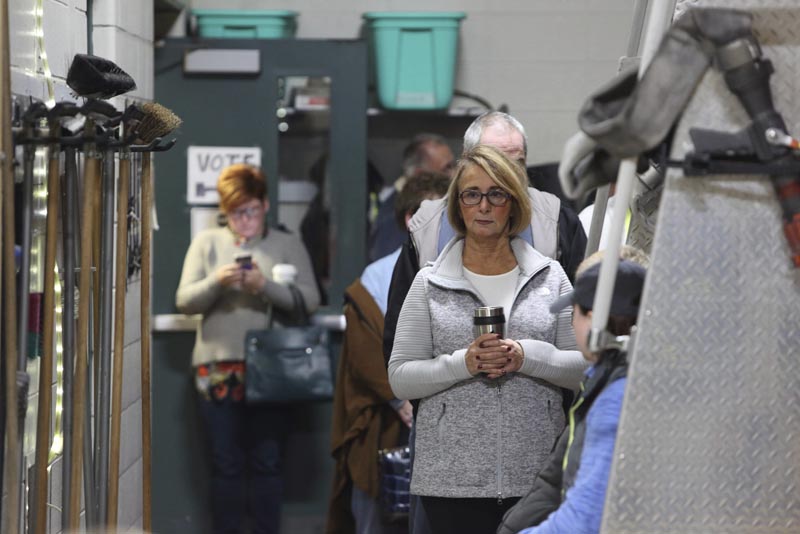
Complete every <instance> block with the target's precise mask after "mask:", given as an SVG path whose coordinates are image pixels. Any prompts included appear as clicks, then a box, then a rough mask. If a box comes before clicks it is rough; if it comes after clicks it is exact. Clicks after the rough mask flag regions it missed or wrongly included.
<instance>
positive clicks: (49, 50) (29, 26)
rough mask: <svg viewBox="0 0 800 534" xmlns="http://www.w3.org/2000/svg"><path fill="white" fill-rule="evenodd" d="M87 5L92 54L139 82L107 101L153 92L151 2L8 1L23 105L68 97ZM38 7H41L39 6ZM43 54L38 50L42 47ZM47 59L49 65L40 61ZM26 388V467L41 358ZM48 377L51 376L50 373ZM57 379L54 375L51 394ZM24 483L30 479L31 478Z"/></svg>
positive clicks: (130, 514) (134, 403)
mask: <svg viewBox="0 0 800 534" xmlns="http://www.w3.org/2000/svg"><path fill="white" fill-rule="evenodd" d="M87 3H88V4H89V5H92V7H93V15H94V17H93V27H92V29H91V31H92V37H93V47H94V48H93V53H94V54H95V55H98V56H102V57H105V58H108V59H111V60H112V61H114V62H115V63H117V64H118V65H119V66H120V67H122V69H123V70H125V71H126V72H128V73H129V74H130V75H131V76H133V78H134V79H135V80H136V82H137V85H138V88H137V89H136V90H135V91H133V92H131V93H129V94H127V95H125V97H118V98H116V99H114V100H113V102H114V104H115V105H116V106H117V107H118V108H122V107H123V106H124V105H125V100H126V99H128V100H129V101H130V100H134V99H135V100H150V99H152V97H153V0H136V1H135V2H132V1H130V0H94V2H93V3H92V2H87V0H10V2H9V22H10V53H11V68H12V76H11V89H12V92H13V93H14V94H15V95H16V96H17V97H18V98H22V102H23V104H24V103H25V101H26V99H27V97H28V96H30V97H33V98H36V99H40V100H44V101H47V100H49V99H51V98H53V99H55V100H56V101H60V100H72V101H75V100H76V97H74V96H73V95H71V94H70V93H71V91H70V89H69V88H68V87H67V85H66V76H67V70H68V68H69V65H70V63H71V61H72V58H73V56H74V54H76V53H85V52H87V46H88V40H87V33H88V32H87V16H86V10H87ZM39 5H41V11H39V10H38V6H39ZM43 51H44V52H45V53H46V54H45V55H44V56H43V54H42V52H43ZM45 57H46V59H47V67H49V72H48V69H47V67H46V66H45V61H44V59H45ZM140 287H141V282H140V279H139V278H138V276H137V277H134V278H133V279H132V280H130V281H129V283H128V287H127V294H126V323H125V350H124V366H123V389H122V391H123V393H122V409H123V412H122V439H121V443H122V450H121V452H120V505H119V515H118V517H119V526H120V529H119V531H120V532H127V531H130V530H135V529H137V528H141V526H142V447H141V391H140V373H139V354H140V328H139V326H140V321H139V299H140ZM28 372H29V374H30V376H31V388H30V395H29V398H28V413H27V417H26V425H25V434H24V453H25V461H26V463H27V466H28V467H29V468H30V467H31V466H32V465H33V462H34V451H35V446H36V437H35V432H36V418H37V406H38V400H39V396H38V389H39V387H38V380H39V360H38V359H36V360H30V361H29V364H28ZM53 376H54V377H56V373H55V371H54V373H53ZM57 387H58V386H57V384H56V382H55V380H54V383H53V385H52V388H53V399H54V401H53V402H54V413H55V399H56V394H57ZM61 470H62V463H61V457H60V456H59V457H57V458H56V459H55V460H54V461H53V462H52V464H51V468H50V499H49V503H50V505H51V506H49V507H48V509H49V513H48V515H49V525H50V526H49V532H52V533H58V532H61V512H60V510H61ZM29 482H30V481H29Z"/></svg>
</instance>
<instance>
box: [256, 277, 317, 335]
mask: <svg viewBox="0 0 800 534" xmlns="http://www.w3.org/2000/svg"><path fill="white" fill-rule="evenodd" d="M287 287H288V289H289V292H290V293H291V294H292V301H293V302H294V305H293V306H292V314H291V316H292V319H293V322H294V323H296V325H297V326H306V325H309V324H311V321H310V319H309V316H308V309H307V308H306V301H305V299H304V298H303V293H301V292H300V290H299V289H298V288H297V286H295V285H294V284H289V285H288V286H287ZM267 315H268V316H269V318H268V319H267V327H268V328H269V329H272V326H273V319H274V318H275V305H274V304H272V301H270V302H269V310H268V311H267Z"/></svg>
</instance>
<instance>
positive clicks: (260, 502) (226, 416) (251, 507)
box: [175, 164, 319, 534]
mask: <svg viewBox="0 0 800 534" xmlns="http://www.w3.org/2000/svg"><path fill="white" fill-rule="evenodd" d="M217 191H218V192H219V206H220V210H221V211H222V213H223V214H224V215H225V216H226V219H227V226H225V227H222V228H213V229H208V230H204V231H202V232H200V233H199V234H198V235H197V236H196V237H195V238H194V240H193V241H192V243H191V245H190V246H189V250H188V252H187V253H186V259H185V260H184V264H183V273H182V274H181V281H180V285H179V286H178V291H177V294H176V297H175V303H176V305H177V307H178V309H179V310H180V311H182V312H183V313H188V314H202V316H203V320H202V322H201V323H200V325H199V327H198V330H197V337H196V340H195V345H194V351H193V353H192V366H193V367H194V372H195V382H196V386H197V392H198V411H199V413H200V417H201V419H202V422H203V426H204V429H205V431H206V436H207V438H208V439H207V441H208V445H209V450H210V453H211V467H212V478H211V512H212V517H213V523H214V527H213V531H214V532H215V533H222V532H226V533H228V532H243V530H244V521H243V518H244V516H245V513H246V512H247V511H249V514H250V515H251V516H252V526H253V528H252V532H254V533H259V534H262V533H270V534H277V533H278V531H279V519H280V508H281V493H282V479H281V472H280V460H281V454H280V453H281V451H280V441H281V437H282V435H283V429H284V427H285V421H284V414H283V413H282V412H285V410H284V409H282V408H278V407H271V406H264V405H248V404H246V403H245V400H244V380H245V379H246V369H245V365H244V337H245V332H246V331H247V330H260V329H264V328H266V327H267V325H268V323H269V316H270V313H272V312H275V311H278V312H280V311H292V310H293V308H294V307H295V302H294V298H293V297H292V292H291V290H290V289H289V288H288V287H287V285H286V284H282V283H278V282H276V281H275V280H273V278H272V272H273V270H272V269H273V267H274V266H275V265H278V264H290V265H293V266H294V267H295V268H296V270H297V277H296V280H295V282H294V284H295V286H296V287H297V288H298V289H299V290H300V293H301V294H302V295H303V299H304V301H305V306H306V308H307V310H308V311H309V312H312V311H314V310H315V309H316V308H317V306H318V305H319V294H318V292H317V287H316V283H315V281H314V273H313V270H312V268H311V261H310V260H309V257H308V253H307V252H306V250H305V247H304V246H303V244H302V243H301V242H300V240H299V239H297V238H296V237H295V236H293V235H291V234H288V233H286V232H283V231H280V230H276V229H272V228H269V227H268V226H267V225H266V222H265V215H266V214H267V212H268V211H269V199H268V198H267V186H266V180H265V178H264V175H263V174H262V172H261V171H260V170H259V169H257V168H255V167H252V166H250V165H245V164H238V165H231V166H229V167H227V168H225V169H223V170H222V173H221V174H220V176H219V178H218V181H217Z"/></svg>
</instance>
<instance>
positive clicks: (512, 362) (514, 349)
mask: <svg viewBox="0 0 800 534" xmlns="http://www.w3.org/2000/svg"><path fill="white" fill-rule="evenodd" d="M499 341H500V343H501V345H502V346H503V347H504V348H505V352H506V363H505V365H504V366H503V367H501V368H500V369H499V370H492V371H489V372H487V373H486V376H487V377H488V378H491V379H495V378H500V377H501V376H503V375H505V374H508V373H516V372H517V371H519V370H520V369H521V368H522V362H523V360H524V358H525V353H524V352H523V350H522V345H520V344H519V343H518V342H516V341H514V340H513V339H501V340H499ZM500 352H503V351H502V350H501V351H500Z"/></svg>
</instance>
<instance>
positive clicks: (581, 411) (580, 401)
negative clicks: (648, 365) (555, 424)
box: [497, 352, 628, 534]
mask: <svg viewBox="0 0 800 534" xmlns="http://www.w3.org/2000/svg"><path fill="white" fill-rule="evenodd" d="M627 371H628V364H627V362H626V360H625V357H624V355H621V354H620V353H618V352H610V353H606V355H605V356H604V358H603V360H602V361H601V362H600V363H598V364H597V365H596V366H595V369H594V373H592V375H591V376H590V377H589V378H587V379H586V380H585V381H584V382H583V383H582V384H581V392H580V394H579V395H578V398H577V399H576V400H575V403H574V404H573V405H572V408H570V411H569V425H568V426H567V427H566V428H565V429H564V432H562V434H561V436H560V437H559V438H558V441H556V445H555V447H553V451H552V452H551V453H550V456H549V458H548V459H547V461H546V462H545V464H544V467H543V468H542V469H541V471H540V472H539V474H538V475H537V476H536V479H535V480H534V483H533V487H532V488H531V490H530V491H529V492H528V493H527V494H526V495H525V496H524V497H522V498H521V499H520V500H519V502H517V504H515V505H514V506H513V507H512V508H511V509H509V510H508V511H507V512H506V514H505V516H503V521H502V522H501V523H500V525H499V526H498V527H497V534H516V533H517V532H519V531H520V530H523V529H525V528H528V527H533V526H536V525H538V524H540V523H541V522H542V521H544V520H545V519H547V517H548V516H549V515H550V514H551V513H553V512H554V511H555V510H556V509H558V507H559V506H560V505H561V502H562V500H563V498H564V495H565V494H566V492H567V490H568V489H569V488H571V487H572V485H573V484H574V483H575V478H576V476H577V474H578V468H579V467H580V458H581V453H582V452H583V444H584V438H585V437H586V416H587V414H588V413H589V409H590V408H591V407H592V403H593V402H594V400H595V399H596V398H597V397H598V396H599V395H600V393H602V391H603V390H604V389H605V388H606V386H608V385H609V384H611V383H612V382H614V381H615V380H618V379H620V378H623V377H624V376H626V375H627ZM570 435H572V436H573V437H572V444H570V443H569V439H570ZM565 456H566V461H565Z"/></svg>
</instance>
